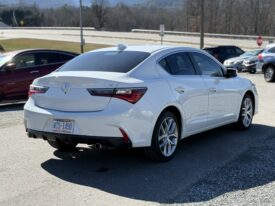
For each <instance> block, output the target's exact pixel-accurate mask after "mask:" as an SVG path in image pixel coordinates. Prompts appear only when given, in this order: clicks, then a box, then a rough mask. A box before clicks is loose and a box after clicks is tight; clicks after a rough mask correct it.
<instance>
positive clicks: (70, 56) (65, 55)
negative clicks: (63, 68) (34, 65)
mask: <svg viewBox="0 0 275 206" xmlns="http://www.w3.org/2000/svg"><path fill="white" fill-rule="evenodd" d="M58 55H59V56H60V59H61V60H62V62H67V61H70V60H71V59H73V58H74V56H72V55H67V54H58Z"/></svg>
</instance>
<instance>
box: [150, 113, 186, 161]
mask: <svg viewBox="0 0 275 206" xmlns="http://www.w3.org/2000/svg"><path fill="white" fill-rule="evenodd" d="M167 127H168V133H167ZM180 132H181V130H180V125H179V120H178V119H177V117H176V116H175V115H174V114H173V113H171V112H168V111H167V112H164V113H162V114H161V115H160V117H159V118H158V120H157V123H156V125H155V128H154V132H153V136H152V143H151V147H149V148H146V149H145V153H146V155H147V156H148V157H149V158H150V159H151V160H153V161H157V162H165V161H169V160H170V159H172V158H173V156H174V155H175V153H176V151H177V148H178V142H179V140H180V138H179V137H180Z"/></svg>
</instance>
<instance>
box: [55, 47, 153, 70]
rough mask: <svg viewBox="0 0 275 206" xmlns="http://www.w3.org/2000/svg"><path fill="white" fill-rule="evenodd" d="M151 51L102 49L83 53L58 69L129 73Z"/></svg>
mask: <svg viewBox="0 0 275 206" xmlns="http://www.w3.org/2000/svg"><path fill="white" fill-rule="evenodd" d="M149 56H150V53H147V52H139V51H101V52H89V53H85V54H82V55H80V56H78V57H76V58H74V59H72V60H71V61H69V62H67V63H66V64H64V65H63V66H62V67H61V68H60V69H59V70H58V71H102V72H121V73H127V72H129V71H130V70H132V69H133V68H135V67H136V66H137V65H138V64H140V63H141V62H142V61H144V60H145V59H146V58H147V57H149Z"/></svg>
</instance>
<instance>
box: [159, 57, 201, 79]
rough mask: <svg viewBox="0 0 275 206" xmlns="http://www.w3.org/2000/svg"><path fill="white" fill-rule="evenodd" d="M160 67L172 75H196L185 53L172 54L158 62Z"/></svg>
mask: <svg viewBox="0 0 275 206" xmlns="http://www.w3.org/2000/svg"><path fill="white" fill-rule="evenodd" d="M160 65H161V66H162V67H163V68H164V69H165V70H166V71H167V72H169V73H170V74H172V75H196V71H195V69H194V67H193V65H192V62H191V60H190V58H189V56H188V54H187V53H185V52H181V53H176V54H172V55H170V56H168V57H166V58H165V59H163V60H161V61H160Z"/></svg>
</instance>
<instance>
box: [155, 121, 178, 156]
mask: <svg viewBox="0 0 275 206" xmlns="http://www.w3.org/2000/svg"><path fill="white" fill-rule="evenodd" d="M178 137H179V134H178V126H177V123H176V121H175V120H174V119H173V118H172V117H166V118H165V119H164V120H163V121H162V123H161V125H160V129H159V133H158V143H159V147H160V150H161V153H162V154H163V155H164V156H165V157H169V156H171V155H173V153H174V152H175V150H176V148H177V144H178Z"/></svg>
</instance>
